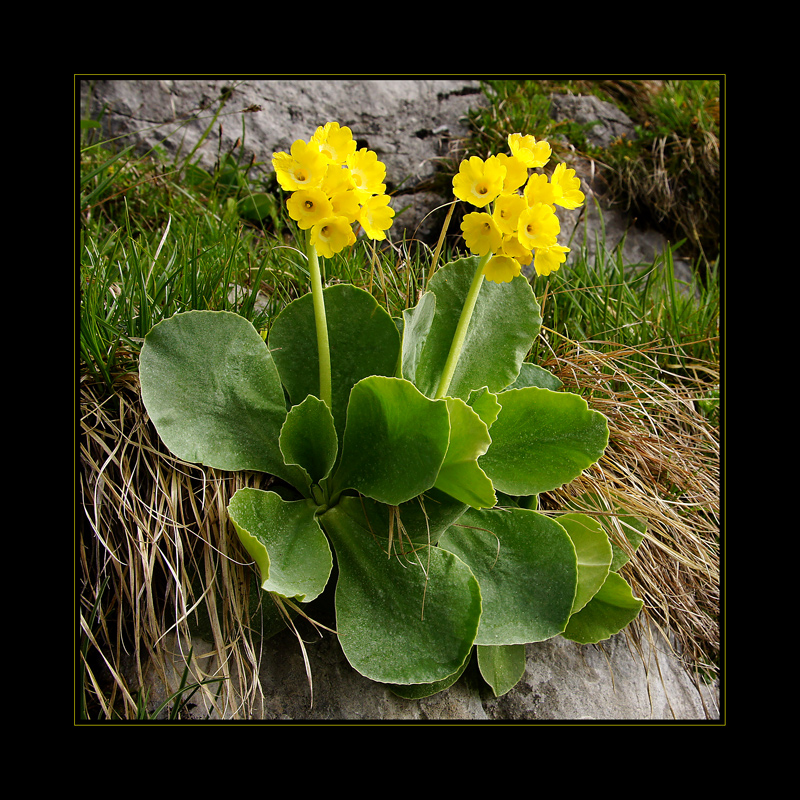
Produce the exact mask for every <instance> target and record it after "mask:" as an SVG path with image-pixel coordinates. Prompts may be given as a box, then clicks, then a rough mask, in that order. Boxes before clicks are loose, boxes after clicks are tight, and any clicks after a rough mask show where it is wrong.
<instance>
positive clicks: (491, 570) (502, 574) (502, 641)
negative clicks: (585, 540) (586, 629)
mask: <svg viewBox="0 0 800 800" xmlns="http://www.w3.org/2000/svg"><path fill="white" fill-rule="evenodd" d="M439 546H440V547H442V548H443V549H445V550H449V551H450V552H452V553H455V555H457V556H458V557H459V558H460V559H461V560H462V561H464V562H465V563H466V564H467V565H468V566H469V568H470V569H471V570H472V572H473V573H474V575H475V577H476V578H477V579H478V583H479V584H480V587H481V596H482V598H483V614H482V616H481V625H480V628H479V629H478V635H477V636H476V637H475V643H476V644H486V645H506V644H525V643H527V642H539V641H543V640H544V639H550V638H551V637H553V636H556V635H557V634H559V633H561V632H562V631H563V630H564V628H565V626H566V625H567V622H568V620H569V618H570V613H571V611H572V603H573V600H574V599H575V587H576V584H577V579H578V566H577V561H576V557H575V548H574V547H573V545H572V541H571V539H570V538H569V536H568V535H567V533H566V531H565V530H564V528H562V527H561V526H560V525H559V524H558V523H557V522H554V521H553V520H552V519H550V518H549V517H546V516H544V515H543V514H540V513H539V512H537V511H529V510H528V509H523V508H509V509H482V510H480V511H478V510H475V509H468V510H467V511H466V512H465V513H464V515H463V516H462V517H461V519H459V521H458V522H457V523H456V524H455V525H453V526H452V527H451V528H450V529H449V530H448V531H446V532H445V533H444V535H442V536H441V537H440V539H439Z"/></svg>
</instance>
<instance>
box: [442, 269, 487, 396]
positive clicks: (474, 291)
mask: <svg viewBox="0 0 800 800" xmlns="http://www.w3.org/2000/svg"><path fill="white" fill-rule="evenodd" d="M491 255H492V254H491V253H486V255H483V256H481V258H480V260H479V261H478V268H477V269H476V270H475V275H474V277H473V278H472V284H471V285H470V287H469V292H468V293H467V297H466V299H465V300H464V307H463V309H462V310H461V316H460V317H459V319H458V325H457V326H456V332H455V334H454V335H453V343H452V345H451V346H450V352H449V353H448V355H447V361H446V362H445V365H444V369H443V370H442V377H441V378H440V379H439V388H438V389H437V390H436V399H437V400H441V399H442V398H443V397H445V396H446V395H447V390H448V389H449V388H450V381H452V380H453V375H454V374H455V371H456V366H458V359H459V358H460V357H461V350H462V349H463V347H464V341H465V340H466V338H467V331H468V330H469V323H470V320H471V319H472V312H473V311H474V310H475V303H477V302H478V295H479V294H480V292H481V286H483V278H484V269H485V267H486V262H487V261H488V260H489V259H490V258H491Z"/></svg>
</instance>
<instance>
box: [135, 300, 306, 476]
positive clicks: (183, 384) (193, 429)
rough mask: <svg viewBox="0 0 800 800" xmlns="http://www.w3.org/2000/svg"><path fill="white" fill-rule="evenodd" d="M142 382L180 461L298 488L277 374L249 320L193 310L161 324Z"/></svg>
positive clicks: (147, 352) (149, 342)
mask: <svg viewBox="0 0 800 800" xmlns="http://www.w3.org/2000/svg"><path fill="white" fill-rule="evenodd" d="M139 377H140V380H141V387H142V400H143V402H144V405H145V408H146V409H147V413H148V414H149V415H150V419H151V420H152V421H153V424H154V425H155V428H156V430H157V431H158V434H159V436H161V438H162V440H163V441H164V444H165V445H166V446H167V447H168V448H169V449H170V450H171V451H172V452H173V453H174V454H175V455H177V456H178V457H179V458H182V459H184V460H185V461H191V462H196V463H200V464H205V465H206V466H209V467H215V468H217V469H225V470H231V471H236V470H255V471H260V472H268V473H270V474H272V475H277V476H278V477H281V478H283V479H284V480H287V481H289V482H290V483H293V484H294V485H295V486H296V487H297V488H300V487H301V485H302V483H303V480H302V476H301V474H300V473H299V471H298V470H297V469H296V468H294V467H287V466H286V464H285V463H284V461H283V458H282V457H281V453H280V450H279V448H278V436H279V434H280V430H281V426H282V425H283V423H284V420H285V419H286V401H285V398H284V394H283V388H282V387H281V382H280V379H279V377H278V372H277V370H276V368H275V364H274V362H273V360H272V357H271V356H270V353H269V350H268V349H267V346H266V345H265V344H264V340H263V339H262V338H261V336H260V335H259V333H258V331H256V329H255V328H254V327H253V326H252V324H251V323H250V322H248V321H247V320H246V319H244V317H241V316H239V315H238V314H233V313H231V312H227V311H188V312H185V313H179V314H175V315H174V316H172V317H170V318H168V319H165V320H163V321H161V322H159V323H158V324H157V325H155V326H154V327H153V328H152V330H151V331H150V332H149V333H148V334H147V336H146V337H145V341H144V345H143V346H142V352H141V356H140V359H139ZM298 481H299V484H300V485H298Z"/></svg>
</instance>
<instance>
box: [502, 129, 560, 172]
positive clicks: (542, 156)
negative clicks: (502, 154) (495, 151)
mask: <svg viewBox="0 0 800 800" xmlns="http://www.w3.org/2000/svg"><path fill="white" fill-rule="evenodd" d="M508 146H509V148H510V149H511V153H512V155H514V156H516V157H517V158H518V159H519V160H520V161H521V162H522V163H523V164H524V165H525V166H526V167H543V166H544V165H545V164H546V163H547V162H548V161H549V160H550V155H551V153H552V151H551V150H550V145H549V144H548V143H547V142H546V141H544V139H542V140H540V141H538V142H537V141H536V139H535V138H534V137H533V136H530V135H525V136H523V135H522V134H521V133H509V134H508Z"/></svg>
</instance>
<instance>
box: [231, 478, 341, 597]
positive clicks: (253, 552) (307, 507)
mask: <svg viewBox="0 0 800 800" xmlns="http://www.w3.org/2000/svg"><path fill="white" fill-rule="evenodd" d="M228 514H229V515H230V518H231V521H232V522H233V525H234V527H235V528H236V532H237V533H238V534H239V538H240V540H241V542H242V544H243V545H244V548H245V549H246V550H247V552H248V553H249V554H250V556H251V558H252V559H253V560H254V561H255V562H256V565H257V566H258V569H259V572H260V574H261V588H262V589H263V590H264V591H267V592H274V593H275V594H279V595H281V596H282V597H288V598H294V599H296V600H297V601H299V602H301V603H307V602H310V601H311V600H313V599H314V598H316V597H318V596H319V595H320V594H321V593H322V590H323V589H324V588H325V586H326V584H327V583H328V579H329V578H330V574H331V570H332V568H333V556H332V554H331V549H330V545H329V544H328V540H327V538H326V537H325V534H324V533H323V531H322V529H321V528H320V526H319V523H318V522H317V517H316V506H315V505H314V504H313V503H311V502H310V501H307V500H294V501H286V500H282V499H281V498H280V497H279V496H278V495H277V494H275V493H274V492H267V491H263V490H262V489H253V488H249V487H248V488H244V489H239V491H237V492H236V493H235V494H234V495H233V497H232V498H231V500H230V503H229V504H228Z"/></svg>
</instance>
